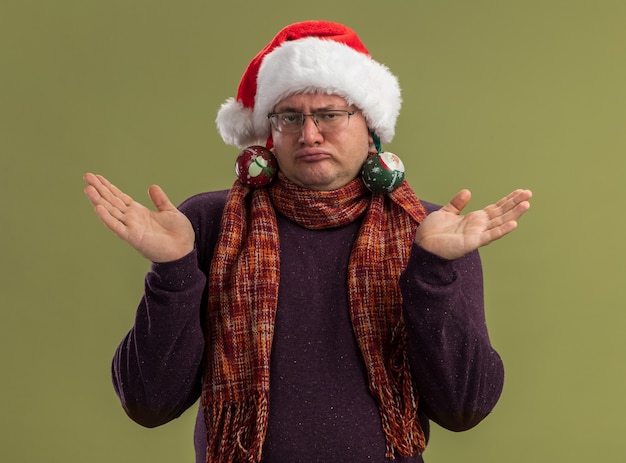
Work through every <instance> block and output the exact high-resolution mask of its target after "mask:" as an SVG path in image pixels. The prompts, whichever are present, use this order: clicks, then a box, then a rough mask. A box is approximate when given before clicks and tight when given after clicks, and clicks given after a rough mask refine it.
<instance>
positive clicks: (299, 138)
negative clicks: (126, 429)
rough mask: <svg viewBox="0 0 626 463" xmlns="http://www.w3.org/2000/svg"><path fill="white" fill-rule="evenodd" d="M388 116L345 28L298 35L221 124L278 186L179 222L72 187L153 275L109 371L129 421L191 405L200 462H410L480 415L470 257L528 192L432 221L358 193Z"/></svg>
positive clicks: (196, 200)
mask: <svg viewBox="0 0 626 463" xmlns="http://www.w3.org/2000/svg"><path fill="white" fill-rule="evenodd" d="M400 102H401V100H400V89H399V86H398V82H397V79H396V78H395V76H393V75H392V74H391V73H390V72H389V70H388V69H387V68H386V67H384V66H382V65H381V64H379V63H377V62H376V61H374V60H372V59H371V57H370V56H369V54H368V52H367V50H366V48H365V47H364V45H363V44H362V43H361V41H360V40H359V39H358V37H357V36H356V34H355V33H354V32H353V31H352V30H351V29H349V28H347V27H345V26H342V25H340V24H335V23H329V22H323V21H307V22H303V23H297V24H292V25H290V26H288V27H286V28H285V29H283V30H282V31H281V32H279V34H278V35H277V36H276V37H275V38H274V39H273V40H272V41H271V42H270V43H269V44H268V45H267V46H266V47H265V48H264V49H263V50H262V51H261V52H260V53H259V54H258V55H257V56H256V57H255V58H254V59H253V60H252V62H251V63H250V65H249V66H248V68H247V70H246V72H245V73H244V76H243V78H242V81H241V83H240V85H239V91H238V96H237V99H230V100H228V101H227V102H226V103H225V104H224V105H223V106H222V108H220V111H219V113H218V117H217V125H218V129H219V131H220V133H221V135H222V137H223V138H224V140H225V141H226V142H227V143H230V144H233V145H236V146H241V147H244V146H247V145H252V144H259V143H262V144H265V145H266V146H267V147H269V148H271V150H272V152H273V155H274V156H275V158H276V161H277V164H278V167H279V172H278V175H277V176H276V178H275V179H274V180H273V181H272V182H271V183H269V184H268V185H266V186H262V187H260V188H251V187H249V186H246V185H244V183H245V182H242V181H236V182H235V183H234V185H233V187H232V188H231V189H230V190H229V191H228V192H211V193H203V194H199V195H196V196H194V197H192V198H190V199H188V200H187V201H185V202H184V203H183V204H182V205H181V206H180V208H178V209H177V208H176V207H175V206H174V205H173V204H172V203H171V202H170V201H169V199H168V198H167V196H166V195H165V193H164V192H163V191H162V190H161V189H160V188H159V187H157V186H152V187H151V188H150V189H149V195H150V198H151V200H152V202H153V203H154V205H155V207H156V211H151V210H149V209H147V208H145V207H143V206H142V205H140V204H138V203H137V202H135V201H133V199H132V198H130V197H129V196H128V195H126V194H124V193H123V192H121V191H120V190H119V189H118V188H116V187H115V186H114V185H112V184H111V183H110V182H109V181H108V180H107V179H105V178H104V177H102V176H97V175H93V174H86V175H85V180H86V182H87V183H88V186H87V187H86V190H85V191H86V194H87V196H88V197H89V199H90V201H91V203H92V204H93V205H94V206H95V209H96V213H97V214H98V216H99V217H100V218H101V219H102V221H103V222H104V223H105V225H106V226H107V227H109V228H110V229H111V230H112V231H113V232H114V233H115V234H117V235H118V236H119V237H120V238H122V239H124V240H125V241H127V242H128V243H129V244H130V245H131V246H132V247H134V248H135V249H136V250H138V251H139V252H140V253H141V254H143V255H144V256H145V257H146V258H147V259H149V260H151V261H152V262H153V266H152V269H151V271H150V272H149V273H148V275H147V276H146V285H145V294H144V297H143V298H142V301H141V303H140V305H139V308H138V309H137V316H136V321H135V324H134V326H133V328H132V329H131V331H130V332H129V334H128V335H127V336H126V337H125V339H124V340H123V342H122V343H121V344H120V346H119V348H118V350H117V352H116V355H115V358H114V362H113V379H114V384H115V388H116V391H117V393H118V395H119V397H120V400H121V402H122V405H123V406H124V409H125V410H126V412H127V413H128V414H129V416H130V417H131V418H133V419H134V420H135V421H137V422H138V423H140V424H142V425H145V426H158V425H160V424H163V423H165V422H167V421H169V420H172V419H174V418H176V417H177V416H179V415H180V414H182V413H183V412H184V411H185V410H187V409H188V408H189V407H191V406H192V405H193V403H194V402H195V401H196V400H197V399H198V398H201V401H200V407H199V411H198V420H197V424H196V433H195V444H196V454H197V462H204V461H207V462H231V461H238V462H243V461H251V462H254V461H264V462H268V463H269V462H286V461H289V462H298V461H302V462H336V461H354V462H362V461H378V462H383V461H388V459H389V458H396V459H397V460H398V461H406V462H421V461H423V460H422V453H423V451H424V449H425V446H426V442H427V440H428V434H429V421H430V420H432V421H435V422H436V423H438V424H440V425H441V426H443V427H446V428H448V429H452V430H455V431H461V430H465V429H468V428H471V427H473V426H475V425H476V424H478V422H480V421H481V420H482V419H483V418H484V417H485V416H486V415H487V414H488V413H489V412H490V411H491V410H492V409H493V407H494V406H495V404H496V402H497V400H498V398H499V395H500V392H501V389H502V384H503V368H502V362H501V360H500V357H499V356H498V354H497V353H496V352H495V351H494V349H493V348H492V346H491V344H490V342H489V337H488V334H487V329H486V326H485V318H484V310H483V294H482V271H481V266H480V260H479V257H478V254H477V251H476V250H477V249H478V248H479V247H480V246H483V245H486V244H488V243H490V242H491V241H493V240H496V239H498V238H500V237H502V236H504V235H506V234H507V233H509V232H511V231H512V230H513V229H514V228H515V227H516V225H517V219H518V218H519V217H520V216H521V215H522V214H523V213H524V212H526V210H527V209H528V208H529V203H528V200H529V199H530V196H531V193H530V191H527V190H516V191H514V192H512V193H511V194H510V195H508V196H507V197H505V198H503V199H501V200H500V201H499V202H498V203H496V204H494V205H491V206H488V207H486V208H485V209H483V210H480V211H476V212H472V213H470V214H467V215H461V211H462V209H463V208H464V207H465V206H466V205H467V203H468V201H469V199H470V193H469V192H468V191H467V190H463V191H461V192H460V193H458V194H457V195H456V196H455V197H454V198H453V199H452V201H451V202H450V203H448V204H447V205H445V206H444V207H442V208H438V207H436V206H434V205H432V204H429V203H426V202H422V201H420V200H419V199H417V197H415V195H414V193H413V192H412V191H411V189H410V188H409V186H408V185H407V183H406V182H404V181H403V182H401V184H400V185H399V186H397V188H395V189H393V190H392V191H389V192H388V193H380V192H376V193H372V192H370V191H369V190H368V189H367V188H366V186H365V182H364V181H363V180H362V179H361V172H362V168H363V166H364V164H365V163H366V160H368V159H369V157H370V156H372V155H374V154H376V153H377V152H378V151H380V143H381V142H382V143H385V142H388V141H390V140H391V138H392V137H393V135H394V127H395V121H396V117H397V115H398V112H399V109H400ZM242 180H243V179H242ZM390 190H391V188H390Z"/></svg>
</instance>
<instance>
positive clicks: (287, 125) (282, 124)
mask: <svg viewBox="0 0 626 463" xmlns="http://www.w3.org/2000/svg"><path fill="white" fill-rule="evenodd" d="M357 111H358V109H355V110H354V111H348V110H346V109H328V110H325V111H316V112H314V113H313V114H304V113H298V112H284V113H270V114H268V115H267V118H268V119H269V120H270V122H271V123H272V126H273V127H274V129H275V130H277V131H278V132H281V133H298V132H300V131H302V127H303V126H304V120H305V118H306V117H311V118H313V122H314V123H315V126H316V127H317V129H318V130H319V131H320V132H337V131H339V130H344V129H346V128H347V127H348V124H349V122H350V116H353V115H354V114H355V113H356V112H357Z"/></svg>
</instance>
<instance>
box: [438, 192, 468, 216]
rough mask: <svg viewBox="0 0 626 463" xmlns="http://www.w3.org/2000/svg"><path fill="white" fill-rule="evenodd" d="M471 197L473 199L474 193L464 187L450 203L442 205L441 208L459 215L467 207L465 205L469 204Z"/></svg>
mask: <svg viewBox="0 0 626 463" xmlns="http://www.w3.org/2000/svg"><path fill="white" fill-rule="evenodd" d="M470 199H472V193H471V192H470V191H469V190H465V189H463V190H461V191H459V192H458V193H457V194H456V195H455V196H454V198H452V199H451V200H450V202H449V203H448V204H446V205H445V206H444V207H442V208H441V210H443V211H445V212H451V213H453V214H457V215H458V214H460V213H461V211H462V210H463V209H464V208H465V206H467V204H468V203H469V202H470Z"/></svg>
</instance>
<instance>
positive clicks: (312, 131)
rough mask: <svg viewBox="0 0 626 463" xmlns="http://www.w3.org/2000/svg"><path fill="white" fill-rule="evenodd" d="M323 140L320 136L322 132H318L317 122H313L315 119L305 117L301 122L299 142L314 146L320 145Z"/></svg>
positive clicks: (308, 116)
mask: <svg viewBox="0 0 626 463" xmlns="http://www.w3.org/2000/svg"><path fill="white" fill-rule="evenodd" d="M323 139H324V137H323V136H322V132H320V129H319V127H318V126H317V122H315V117H314V116H312V115H305V116H304V119H303V120H302V131H301V133H300V142H302V143H304V144H306V145H314V144H316V143H321V142H322V141H323Z"/></svg>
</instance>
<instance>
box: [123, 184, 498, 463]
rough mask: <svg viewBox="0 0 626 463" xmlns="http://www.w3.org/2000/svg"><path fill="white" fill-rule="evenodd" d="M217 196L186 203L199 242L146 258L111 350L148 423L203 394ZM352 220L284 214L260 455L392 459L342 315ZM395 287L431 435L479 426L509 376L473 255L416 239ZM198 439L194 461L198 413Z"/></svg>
mask: <svg viewBox="0 0 626 463" xmlns="http://www.w3.org/2000/svg"><path fill="white" fill-rule="evenodd" d="M225 198H226V192H225V191H220V192H212V193H203V194H199V195H196V196H194V197H192V198H190V199H188V200H187V201H185V202H184V203H183V204H182V205H181V207H180V209H181V210H182V211H183V213H185V215H186V216H187V217H188V218H189V219H190V220H191V223H192V224H193V226H194V229H195V232H196V250H195V252H193V253H191V254H189V255H187V256H185V257H183V258H181V259H179V260H177V261H175V262H169V263H163V264H153V266H152V269H151V271H150V272H149V273H148V274H147V276H146V280H145V294H144V297H143V298H142V300H141V303H140V305H139V307H138V309H137V314H136V319H135V323H134V326H133V327H132V329H131V330H130V332H129V333H128V335H127V336H126V337H125V338H124V340H123V341H122V342H121V344H120V345H119V347H118V349H117V351H116V354H115V357H114V359H113V383H114V386H115V390H116V392H117V394H118V396H119V398H120V401H121V403H122V405H123V407H124V410H125V411H126V413H128V415H129V416H130V417H131V418H132V419H133V420H135V421H136V422H137V423H139V424H141V425H143V426H147V427H155V426H159V425H161V424H164V423H166V422H168V421H170V420H172V419H174V418H177V417H178V416H180V415H181V414H182V413H183V412H184V411H185V410H187V409H188V408H190V407H191V406H192V405H193V404H194V403H195V402H196V401H197V400H198V398H199V396H200V391H201V378H202V357H203V352H204V337H203V314H204V312H205V310H206V305H207V274H208V270H209V266H210V261H211V257H212V254H213V248H214V246H215V243H216V239H217V234H218V230H219V224H220V218H221V215H222V211H223V208H224V201H225ZM424 207H425V208H426V209H427V211H428V212H432V211H433V210H435V209H436V206H434V205H432V204H429V203H424ZM359 226H360V221H357V222H354V223H352V224H350V225H347V226H345V227H339V228H333V229H327V230H308V229H306V228H303V227H301V226H299V225H297V224H295V223H294V222H291V221H290V220H288V219H287V218H285V217H282V216H280V215H279V216H278V229H279V234H280V244H281V259H280V261H281V266H280V279H281V281H280V289H279V303H278V309H277V315H276V327H275V334H274V340H273V348H272V359H271V372H270V377H271V387H270V416H269V423H268V431H267V438H266V441H265V446H264V448H263V461H264V462H266V463H275V462H287V461H288V462H290V463H296V462H311V463H313V462H314V463H323V462H333V463H335V462H338V461H342V462H359V463H360V462H363V461H372V462H381V463H382V462H388V461H389V460H388V459H386V458H385V456H384V455H385V443H384V437H383V434H382V428H381V424H380V417H379V413H378V408H377V406H376V403H375V401H374V398H373V397H372V395H371V394H370V393H369V391H368V387H367V377H366V372H365V365H364V363H363V360H362V358H361V354H360V351H359V348H358V346H357V343H356V339H355V337H354V333H353V331H352V325H351V322H350V318H349V315H348V301H347V288H346V282H347V267H348V265H347V263H348V258H349V255H350V251H351V246H352V243H353V241H354V239H355V238H356V235H357V233H358V230H359ZM400 286H401V290H402V295H403V300H404V312H405V320H406V325H407V330H408V334H409V355H410V359H411V368H412V373H413V375H414V378H415V381H416V384H417V389H418V392H419V418H420V421H421V424H422V427H423V428H424V431H425V432H426V435H427V436H428V430H429V420H432V421H434V422H436V423H438V424H439V425H440V426H443V427H444V428H447V429H450V430H453V431H463V430H466V429H469V428H471V427H473V426H475V425H476V424H478V423H479V422H480V421H481V420H482V419H483V418H484V417H485V416H486V415H487V414H488V413H489V412H490V411H491V410H492V409H493V407H494V406H495V404H496V402H497V400H498V397H499V396H500V392H501V390H502V385H503V376H504V371H503V366H502V362H501V360H500V357H499V356H498V354H497V353H496V352H495V351H494V349H493V347H492V346H491V344H490V341H489V337H488V334H487V328H486V325H485V317H484V310H483V287H482V270H481V265H480V259H479V257H478V253H477V252H474V253H471V254H468V255H467V256H465V257H463V258H460V259H457V260H454V261H448V260H445V259H442V258H439V257H437V256H435V255H433V254H431V253H429V252H427V251H425V250H424V249H422V248H420V247H419V246H417V245H413V248H412V250H411V256H410V259H409V263H408V265H407V268H406V270H405V271H404V272H403V274H402V277H401V281H400ZM195 446H196V462H197V463H201V462H202V463H204V461H205V449H206V434H205V426H204V421H203V419H202V412H201V410H200V409H198V419H197V422H196V430H195ZM396 461H398V462H422V461H423V460H422V457H421V456H417V457H414V458H407V459H397V460H396Z"/></svg>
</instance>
